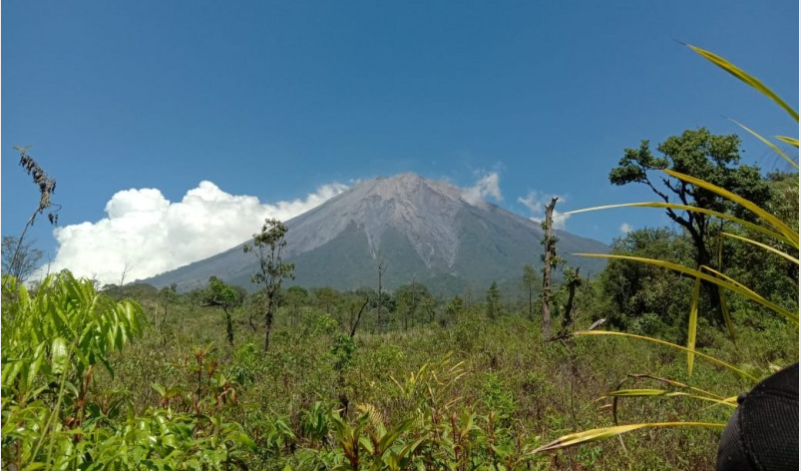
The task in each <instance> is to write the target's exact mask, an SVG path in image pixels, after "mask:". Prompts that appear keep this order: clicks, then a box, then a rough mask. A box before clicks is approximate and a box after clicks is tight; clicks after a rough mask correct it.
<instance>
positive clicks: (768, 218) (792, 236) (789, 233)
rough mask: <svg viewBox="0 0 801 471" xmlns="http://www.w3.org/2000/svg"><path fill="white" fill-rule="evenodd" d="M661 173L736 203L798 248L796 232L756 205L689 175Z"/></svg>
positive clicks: (665, 171) (669, 171)
mask: <svg viewBox="0 0 801 471" xmlns="http://www.w3.org/2000/svg"><path fill="white" fill-rule="evenodd" d="M662 172H664V173H666V174H668V175H670V176H671V177H673V178H677V179H679V180H681V181H683V182H686V183H690V184H692V185H695V186H697V187H701V188H703V189H705V190H709V191H711V192H712V193H715V194H717V195H720V196H722V197H724V198H726V199H727V200H729V201H731V202H733V203H737V204H739V205H740V206H743V207H744V208H746V209H747V210H749V211H751V212H752V213H754V214H756V215H757V216H759V217H760V218H761V219H762V220H763V221H765V222H767V223H768V224H770V225H771V226H773V227H774V228H776V229H777V230H778V231H779V232H780V233H781V234H782V235H783V236H784V238H783V241H785V242H787V243H788V244H790V245H792V246H793V247H795V248H798V232H797V231H794V230H793V229H792V228H790V227H789V226H788V225H787V224H785V223H784V222H782V220H781V219H779V218H777V217H776V216H774V215H772V214H770V213H769V212H767V211H765V210H764V209H762V208H760V207H759V206H757V205H756V204H754V203H752V202H750V201H748V200H747V199H745V198H743V197H741V196H739V195H736V194H734V193H732V192H731V191H729V190H726V189H724V188H721V187H719V186H716V185H713V184H711V183H709V182H706V181H704V180H701V179H700V178H696V177H692V176H690V175H685V174H683V173H679V172H676V171H673V170H662Z"/></svg>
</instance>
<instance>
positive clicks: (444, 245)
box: [146, 173, 608, 295]
mask: <svg viewBox="0 0 801 471" xmlns="http://www.w3.org/2000/svg"><path fill="white" fill-rule="evenodd" d="M286 224H287V227H288V228H289V232H288V233H287V241H288V244H287V247H286V249H285V254H286V259H287V260H289V261H294V262H295V263H296V269H295V273H296V279H295V282H294V283H295V284H298V285H301V286H306V287H313V286H326V285H328V286H331V287H334V288H337V289H354V288H358V287H360V286H372V285H374V284H376V268H375V265H376V257H377V256H382V257H383V258H384V259H385V260H386V262H387V264H388V270H387V272H386V274H385V276H384V282H385V286H386V287H387V288H388V289H392V288H394V287H397V286H399V285H401V284H405V283H409V282H410V281H411V280H412V278H413V277H414V278H415V280H416V281H418V282H423V283H426V284H428V285H429V287H430V288H432V290H434V292H439V293H441V294H443V295H450V294H454V293H458V292H461V291H462V290H463V289H464V287H465V286H467V285H468V284H472V285H473V286H475V287H477V288H484V287H485V286H486V285H488V284H489V283H491V282H492V281H498V282H504V281H507V282H511V281H512V280H516V279H518V278H520V276H521V274H522V271H523V266H524V265H526V264H533V265H535V266H540V265H541V262H540V260H539V255H540V252H541V250H542V248H541V246H540V239H541V238H542V230H541V229H540V227H539V225H538V224H537V223H535V222H532V221H530V220H528V219H525V218H522V217H520V216H518V215H516V214H513V213H511V212H509V211H506V210H504V209H503V208H500V207H498V206H496V205H493V204H489V203H486V202H483V201H481V202H477V203H476V202H473V203H471V202H468V198H465V197H464V195H463V194H462V190H460V189H459V188H457V187H455V186H452V185H450V184H448V183H446V182H441V181H433V180H426V179H423V178H421V177H419V176H417V175H415V174H411V173H406V174H402V175H397V176H394V177H391V178H377V179H374V180H369V181H364V182H360V183H358V184H356V185H355V186H354V187H353V188H351V189H350V190H348V191H346V192H344V193H342V194H340V195H339V196H337V197H335V198H332V199H331V200H329V201H327V202H326V203H324V204H322V205H320V206H318V207H317V208H315V209H313V210H311V211H309V212H307V213H304V214H302V215H300V216H298V217H296V218H294V219H292V220H290V221H288V222H287V223H286ZM257 225H258V222H254V226H257ZM557 234H558V236H559V251H560V252H562V253H563V256H564V257H565V258H567V259H568V261H569V263H571V264H572V265H577V266H581V267H582V271H583V272H584V273H588V272H590V273H598V272H599V271H600V270H601V269H602V268H603V262H602V261H598V260H594V259H581V258H577V259H575V258H574V257H571V256H570V255H568V253H569V252H606V251H607V250H608V247H607V246H606V245H604V244H602V243H600V242H597V241H594V240H591V239H585V238H581V237H578V236H575V235H572V234H569V233H567V232H561V231H557ZM243 243H244V241H243ZM256 268H257V264H256V261H255V258H254V257H253V254H245V253H243V251H242V248H241V244H240V245H238V246H236V247H233V248H232V249H231V250H228V251H226V252H223V253H221V254H218V255H215V256H213V257H211V258H208V259H205V260H202V261H199V262H196V263H193V264H191V265H188V266H185V267H182V268H179V269H177V270H173V271H171V272H168V273H164V274H162V275H159V276H157V277H154V278H151V279H150V280H146V282H148V283H151V284H154V285H156V286H166V285H170V284H172V283H177V284H178V288H179V289H181V290H188V289H193V288H195V287H199V286H204V285H205V284H206V283H207V281H208V279H209V277H211V276H217V277H220V278H222V279H224V280H226V281H228V282H231V283H235V284H239V285H241V286H243V287H246V288H249V289H250V288H251V283H250V276H251V274H252V273H253V272H254V271H255V270H256Z"/></svg>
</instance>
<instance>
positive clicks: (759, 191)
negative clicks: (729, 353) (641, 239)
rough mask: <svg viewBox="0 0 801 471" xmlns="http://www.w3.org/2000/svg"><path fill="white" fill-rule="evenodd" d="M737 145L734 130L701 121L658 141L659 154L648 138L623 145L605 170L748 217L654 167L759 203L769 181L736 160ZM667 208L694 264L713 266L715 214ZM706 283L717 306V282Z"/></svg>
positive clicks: (624, 181) (666, 197) (669, 199)
mask: <svg viewBox="0 0 801 471" xmlns="http://www.w3.org/2000/svg"><path fill="white" fill-rule="evenodd" d="M739 146H740V138H739V137H737V136H736V135H734V134H730V135H714V134H712V133H710V132H709V131H708V130H707V129H706V128H703V127H702V128H699V129H698V130H687V131H684V132H683V133H682V134H681V136H672V137H669V138H668V139H667V140H666V141H665V142H663V143H661V144H659V146H658V147H657V150H658V151H659V152H660V153H661V154H662V155H661V156H654V155H653V153H652V152H651V148H650V143H649V141H647V140H643V141H642V142H641V143H640V147H639V148H637V149H625V151H624V152H625V153H624V156H623V158H622V159H620V162H618V166H617V167H615V168H614V169H612V171H611V172H610V173H609V181H610V182H612V184H614V185H628V184H631V183H636V184H642V185H646V186H647V187H649V188H650V189H651V191H653V192H654V194H656V195H657V196H658V197H659V198H660V199H662V200H663V201H664V202H665V203H678V204H681V205H685V206H694V207H698V208H703V209H707V210H711V211H717V212H723V213H726V212H731V213H733V214H735V215H736V216H738V217H741V218H744V219H746V220H749V219H751V220H752V219H753V216H751V214H750V213H748V212H747V211H745V210H743V208H742V207H740V206H739V205H736V204H734V203H732V202H731V201H729V200H727V199H726V198H723V197H721V196H718V195H716V194H715V193H712V192H711V191H708V190H705V189H703V188H701V187H697V186H694V185H689V184H687V183H685V182H682V181H680V180H678V179H674V178H671V177H670V176H668V175H667V174H664V173H662V174H655V173H654V172H653V171H654V170H664V169H669V170H673V171H676V172H680V173H683V174H686V175H690V176H693V177H696V178H699V179H701V180H704V181H706V182H707V183H711V184H713V185H716V186H719V187H721V188H725V189H727V190H729V191H731V192H733V193H735V194H737V195H739V196H740V197H743V198H745V199H747V200H749V201H751V202H753V203H755V204H756V205H758V206H763V205H764V203H765V202H766V201H767V200H768V199H769V197H770V189H769V186H768V184H767V182H766V181H765V180H764V179H763V178H762V176H761V174H760V171H759V168H758V167H756V166H749V165H740V149H739ZM665 212H666V213H667V216H668V217H669V218H670V219H671V220H672V221H673V222H675V223H676V224H678V225H679V226H680V227H681V228H682V229H684V230H685V231H686V232H687V234H688V235H689V236H690V239H691V240H692V243H693V247H694V251H695V253H694V261H695V268H700V267H713V268H714V267H717V264H716V263H715V260H714V257H713V254H714V250H713V249H712V247H713V246H712V241H713V240H714V238H715V236H716V234H717V232H718V231H719V228H720V224H716V222H717V221H715V218H713V217H711V216H710V215H708V214H704V213H701V212H697V211H681V210H676V209H672V208H667V209H666V210H665ZM704 286H705V291H706V292H707V295H708V297H709V299H710V301H711V302H712V303H713V305H714V306H716V308H717V310H719V305H720V299H719V294H718V289H717V287H716V286H715V285H713V284H711V283H704ZM721 320H722V319H721Z"/></svg>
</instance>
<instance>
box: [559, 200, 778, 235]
mask: <svg viewBox="0 0 801 471" xmlns="http://www.w3.org/2000/svg"><path fill="white" fill-rule="evenodd" d="M617 208H664V209H678V210H681V211H689V212H693V213H701V214H708V215H710V216H715V217H719V218H721V219H726V220H729V221H733V222H735V223H737V224H739V225H741V226H743V227H746V228H748V229H752V230H754V231H757V232H760V233H762V234H765V235H767V236H770V237H773V238H775V239H779V240H784V238H785V237H784V235H783V234H780V233H778V232H774V231H772V230H770V229H768V228H766V227H763V226H760V225H759V224H754V223H752V222H749V221H746V220H744V219H741V218H738V217H735V216H734V215H732V214H729V213H721V212H718V211H713V210H711V209H706V208H699V207H697V206H688V205H683V204H676V203H660V202H656V201H653V202H644V203H623V204H608V205H604V206H595V207H592V208H584V209H577V210H574V211H567V212H565V215H573V214H579V213H587V212H590V211H600V210H606V209H617Z"/></svg>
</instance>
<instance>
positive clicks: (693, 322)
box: [687, 278, 701, 376]
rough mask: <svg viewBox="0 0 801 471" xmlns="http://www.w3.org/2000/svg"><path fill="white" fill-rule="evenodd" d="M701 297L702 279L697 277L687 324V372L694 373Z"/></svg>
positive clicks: (690, 374)
mask: <svg viewBox="0 0 801 471" xmlns="http://www.w3.org/2000/svg"><path fill="white" fill-rule="evenodd" d="M700 297H701V279H700V278H696V279H695V286H694V287H693V297H692V303H691V304H690V321H689V324H688V326H687V374H688V375H689V376H692V375H693V363H694V362H695V339H696V334H697V330H698V300H699V298H700Z"/></svg>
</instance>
